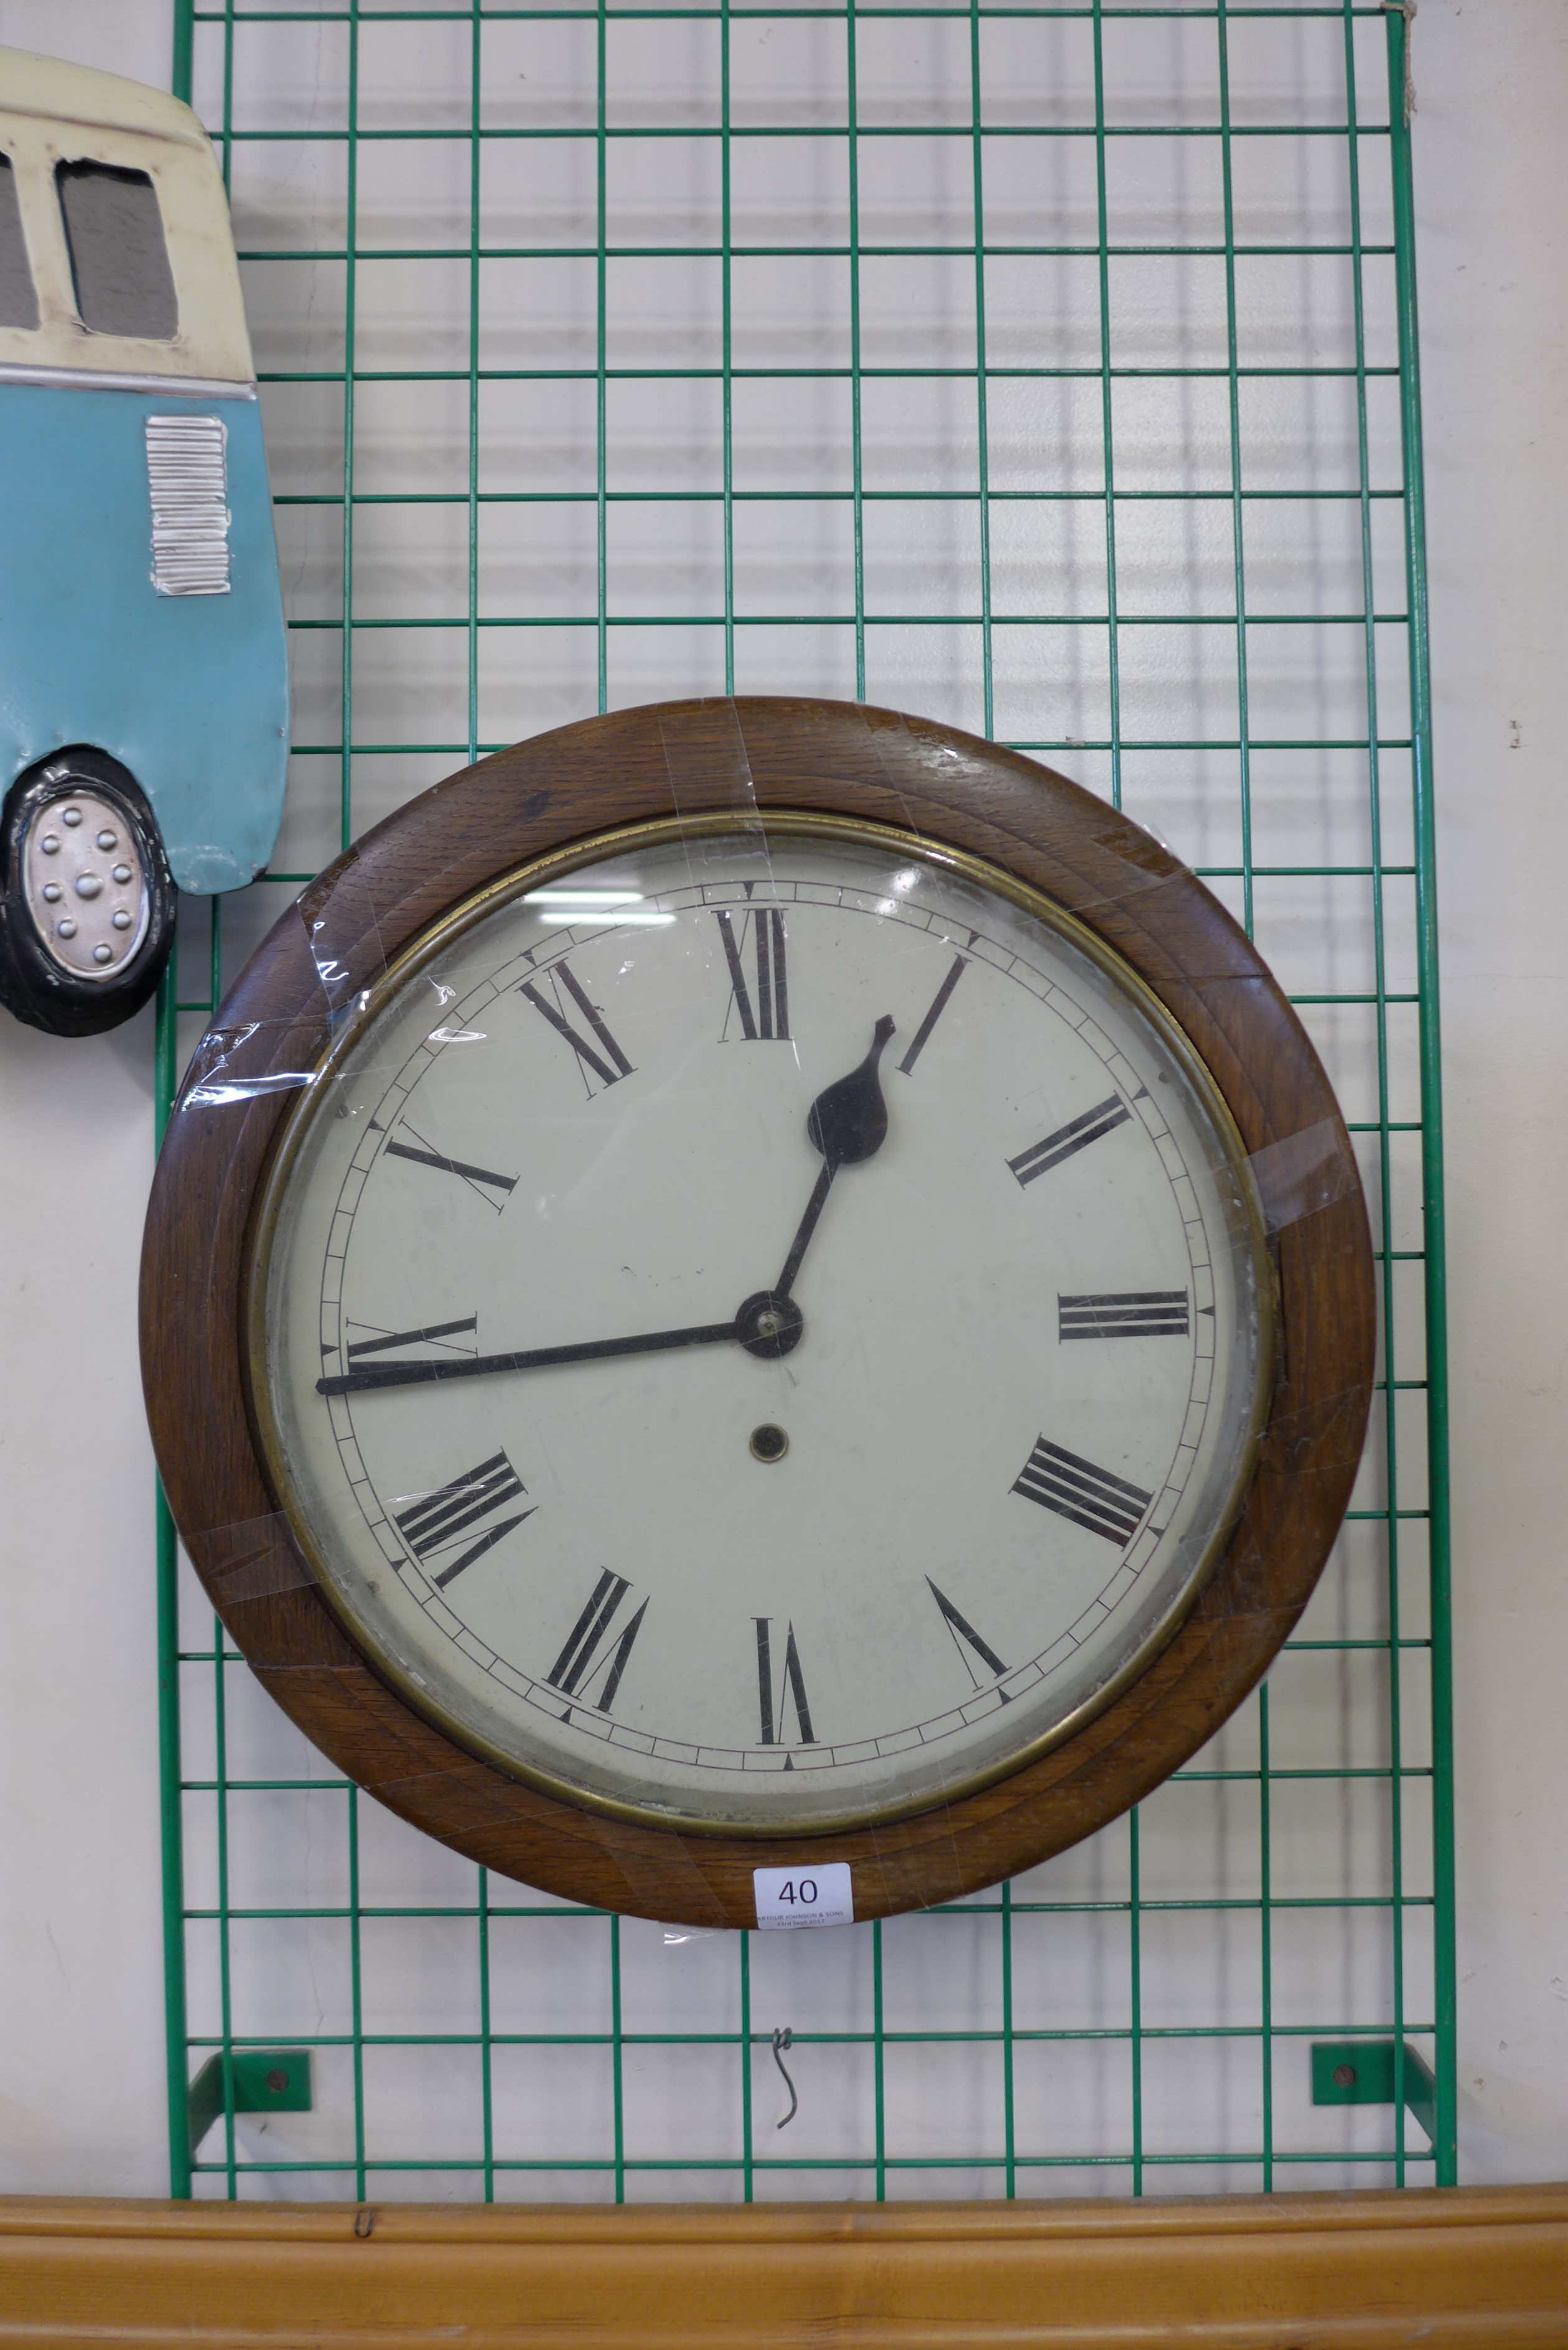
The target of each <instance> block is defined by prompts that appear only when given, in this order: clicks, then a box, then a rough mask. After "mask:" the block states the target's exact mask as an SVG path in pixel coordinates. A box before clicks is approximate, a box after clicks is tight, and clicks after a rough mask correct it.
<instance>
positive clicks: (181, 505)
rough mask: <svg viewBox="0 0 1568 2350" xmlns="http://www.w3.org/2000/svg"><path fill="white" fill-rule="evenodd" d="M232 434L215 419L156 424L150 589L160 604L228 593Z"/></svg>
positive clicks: (150, 467) (155, 419)
mask: <svg viewBox="0 0 1568 2350" xmlns="http://www.w3.org/2000/svg"><path fill="white" fill-rule="evenodd" d="M227 437H228V428H227V426H226V425H225V424H224V423H223V420H222V418H221V417H217V416H150V417H149V418H148V420H147V486H148V489H149V491H150V493H151V498H152V585H153V586H154V587H156V588H157V590H158V593H159V594H160V595H161V596H226V595H227V594H228V592H229V507H228V495H229V479H228V464H227V461H226V458H225V456H224V445H223V444H224V442H225V441H226V439H227Z"/></svg>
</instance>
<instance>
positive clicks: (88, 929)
mask: <svg viewBox="0 0 1568 2350" xmlns="http://www.w3.org/2000/svg"><path fill="white" fill-rule="evenodd" d="M22 899H23V903H24V904H25V905H26V909H27V912H28V914H29V916H30V917H31V919H32V923H33V928H34V930H35V931H36V934H37V939H38V943H39V945H40V946H41V947H42V948H43V950H44V952H45V953H46V954H47V956H48V958H49V960H50V962H53V963H55V964H57V966H58V968H59V969H60V970H61V971H63V972H69V974H70V976H71V977H72V978H73V979H113V978H115V977H116V975H117V974H118V973H119V972H122V971H123V970H124V969H125V966H126V964H127V963H128V962H130V959H131V957H132V956H133V955H134V954H135V952H136V951H137V949H138V947H139V946H140V944H141V941H142V940H143V939H144V938H145V937H146V935H147V923H148V916H149V913H150V908H149V904H148V895H147V871H146V868H145V866H144V865H143V863H142V859H141V852H140V847H138V845H137V841H136V837H135V834H134V832H133V831H132V828H131V827H130V825H129V824H128V823H127V822H126V818H125V813H124V811H123V809H121V808H119V807H118V806H116V805H115V804H114V802H113V801H112V800H109V799H107V798H104V797H103V796H102V795H100V794H99V793H98V792H96V791H92V790H90V789H88V790H84V791H75V792H62V793H61V795H59V797H58V798H57V799H52V800H49V801H47V803H46V805H45V806H43V807H41V808H39V809H38V811H37V813H36V815H35V816H33V818H32V820H31V821H30V823H29V824H28V827H27V838H26V847H25V848H24V850H23V858H22Z"/></svg>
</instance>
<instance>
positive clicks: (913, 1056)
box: [898, 955, 964, 1077]
mask: <svg viewBox="0 0 1568 2350" xmlns="http://www.w3.org/2000/svg"><path fill="white" fill-rule="evenodd" d="M963 973H964V959H963V957H962V955H954V957H953V959H952V968H951V969H950V972H948V975H947V977H946V979H944V980H943V982H942V983H941V985H940V987H939V988H938V990H937V992H936V993H935V995H933V996H932V998H931V1001H930V1003H929V1006H928V1008H927V1011H926V1016H925V1018H924V1019H923V1020H922V1021H921V1023H920V1024H919V1027H918V1028H917V1029H916V1031H915V1041H914V1043H913V1044H912V1045H910V1047H909V1051H908V1052H907V1053H906V1054H905V1055H904V1057H903V1059H902V1060H901V1061H900V1062H899V1064H898V1068H899V1072H900V1074H901V1075H902V1076H906V1077H907V1076H909V1074H910V1072H911V1071H912V1070H913V1068H914V1066H915V1063H916V1062H917V1061H918V1060H919V1057H920V1055H921V1054H922V1053H923V1052H924V1051H925V1049H926V1045H927V1041H928V1039H929V1036H930V1033H931V1031H932V1029H933V1028H934V1027H935V1026H936V1024H937V1022H938V1021H939V1020H940V1018H941V1016H942V1014H943V1013H944V1012H945V1011H946V1010H947V1008H948V998H949V996H950V995H951V993H952V992H953V990H954V988H955V987H956V986H957V985H958V983H959V982H960V980H961V978H962V977H963Z"/></svg>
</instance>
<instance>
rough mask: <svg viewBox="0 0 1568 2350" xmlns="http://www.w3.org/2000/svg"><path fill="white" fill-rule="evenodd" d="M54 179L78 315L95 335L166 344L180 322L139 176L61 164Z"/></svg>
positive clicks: (149, 188) (153, 201) (143, 176)
mask: <svg viewBox="0 0 1568 2350" xmlns="http://www.w3.org/2000/svg"><path fill="white" fill-rule="evenodd" d="M55 179H56V182H57V185H58V187H59V192H60V211H61V213H63V215H64V217H65V224H66V242H67V244H68V245H69V246H70V253H71V275H72V276H73V277H74V278H75V280H76V289H77V315H78V317H79V318H80V320H81V322H82V324H83V326H84V327H88V328H91V329H92V331H93V332H94V333H95V334H99V335H137V336H140V337H142V338H146V339H148V340H155V341H159V342H167V341H168V340H169V338H171V336H172V335H173V334H175V333H176V332H177V330H178V328H179V324H180V307H179V304H178V302H177V301H176V299H175V296H174V278H173V275H172V273H171V270H170V267H169V254H168V249H167V247H166V246H165V244H164V243H163V223H162V220H161V217H160V214H159V211H158V197H157V194H156V192H155V191H154V189H153V185H152V182H151V180H150V179H149V178H148V176H147V173H146V172H128V171H121V170H119V169H118V168H117V167H116V166H115V165H114V164H112V163H88V162H83V163H60V164H57V166H56V170H55Z"/></svg>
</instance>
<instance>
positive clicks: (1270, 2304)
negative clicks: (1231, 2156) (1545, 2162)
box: [0, 2186, 1568, 2350]
mask: <svg viewBox="0 0 1568 2350" xmlns="http://www.w3.org/2000/svg"><path fill="white" fill-rule="evenodd" d="M1565 2312H1568V2188H1564V2187H1560V2186H1555V2187H1513V2188H1501V2187H1500V2188H1480V2189H1458V2188H1444V2189H1407V2190H1406V2191H1404V2192H1403V2193H1393V2194H1389V2193H1362V2194H1355V2195H1258V2196H1241V2197H1230V2196H1218V2195H1217V2196H1211V2197H1210V2196H1206V2197H1203V2198H1201V2199H1195V2200H1192V2201H1182V2202H1177V2201H1170V2202H1162V2201H1160V2200H1159V2199H1150V2200H1146V2201H1142V2202H1136V2203H1128V2202H1122V2201H1112V2200H1108V2199H1107V2200H1105V2201H1096V2202H1060V2203H967V2204H966V2203H947V2204H929V2203H927V2204H919V2203H905V2204H883V2205H877V2204H868V2203H862V2204H854V2203H850V2204H836V2205H826V2204H810V2203H789V2204H778V2203H774V2204H771V2205H753V2206H752V2207H751V2208H750V2209H749V2210H735V2209H730V2210H718V2209H714V2208H707V2209H704V2208H701V2207H699V2206H694V2205H690V2204H688V2205H680V2204H673V2205H671V2204H664V2205H657V2206H644V2207H643V2208H642V2209H641V2210H636V2209H625V2208H623V2209H621V2210H559V2209H551V2208H549V2207H547V2206H535V2207H532V2208H530V2207H528V2206H526V2205H524V2206H518V2205H512V2206H510V2207H508V2206H504V2205H496V2206H492V2207H490V2208H489V2209H484V2208H470V2209H468V2210H452V2207H451V2206H450V2205H446V2206H441V2207H439V2208H431V2207H421V2206H420V2205H418V2204H389V2205H383V2206H381V2207H379V2208H377V2207H374V2206H370V2205H359V2206H355V2205H333V2204H319V2203H318V2204H312V2205H304V2204H294V2205H287V2204H275V2203H273V2204H254V2203H253V2204H212V2203H208V2204H200V2203H198V2204H192V2203H182V2204H168V2203H165V2204H153V2203H90V2202H67V2201H63V2200H61V2201H53V2200H47V2199H43V2198H36V2199H34V2198H30V2197H16V2198H15V2199H0V2344H16V2345H66V2344H71V2345H75V2344H78V2343H95V2344H115V2343H126V2344H135V2345H138V2350H176V2345H177V2350H209V2345H210V2350H242V2345H268V2350H273V2345H302V2346H303V2345H312V2350H370V2345H384V2350H392V2345H396V2346H397V2350H427V2345H428V2350H437V2345H452V2344H461V2345H463V2350H514V2345H515V2350H523V2345H528V2350H566V2345H570V2350H786V2345H807V2344H818V2345H826V2344H833V2345H838V2346H839V2350H1176V2345H1182V2350H1414V2345H1420V2350H1524V2346H1525V2345H1532V2350H1545V2345H1562V2344H1563V2342H1565V2341H1568V2316H1565V2314H1564V2313H1565Z"/></svg>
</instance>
